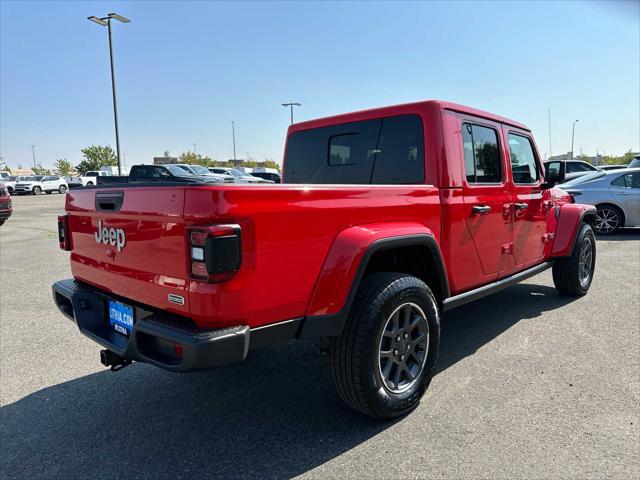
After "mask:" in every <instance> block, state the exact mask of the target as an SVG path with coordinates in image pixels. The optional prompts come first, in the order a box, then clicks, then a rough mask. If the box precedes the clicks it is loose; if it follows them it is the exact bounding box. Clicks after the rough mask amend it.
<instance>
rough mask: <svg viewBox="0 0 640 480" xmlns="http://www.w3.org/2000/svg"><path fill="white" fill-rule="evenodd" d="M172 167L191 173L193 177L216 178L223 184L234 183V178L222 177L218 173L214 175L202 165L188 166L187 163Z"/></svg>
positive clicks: (176, 164) (175, 164)
mask: <svg viewBox="0 0 640 480" xmlns="http://www.w3.org/2000/svg"><path fill="white" fill-rule="evenodd" d="M172 166H174V167H178V168H181V169H183V170H184V171H186V172H189V173H190V174H191V175H196V176H198V177H215V178H217V179H218V180H220V182H221V183H231V182H233V177H231V176H229V175H220V174H217V173H213V172H212V171H211V170H210V169H208V168H206V167H203V166H202V165H187V164H186V163H174V164H172Z"/></svg>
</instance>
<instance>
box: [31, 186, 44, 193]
mask: <svg viewBox="0 0 640 480" xmlns="http://www.w3.org/2000/svg"><path fill="white" fill-rule="evenodd" d="M31 193H32V194H33V195H40V194H41V193H42V189H41V188H40V187H33V190H31Z"/></svg>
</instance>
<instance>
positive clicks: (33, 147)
mask: <svg viewBox="0 0 640 480" xmlns="http://www.w3.org/2000/svg"><path fill="white" fill-rule="evenodd" d="M31 155H32V156H33V166H34V167H35V166H36V146H35V145H31Z"/></svg>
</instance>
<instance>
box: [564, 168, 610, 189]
mask: <svg viewBox="0 0 640 480" xmlns="http://www.w3.org/2000/svg"><path fill="white" fill-rule="evenodd" d="M605 175H606V173H605V172H601V171H598V172H593V173H588V174H586V175H583V176H581V177H577V178H574V179H573V180H569V181H568V182H565V183H563V184H562V185H560V186H561V187H564V186H568V187H570V186H572V185H579V184H581V183H587V182H590V181H592V180H597V179H599V178H602V177H604V176H605Z"/></svg>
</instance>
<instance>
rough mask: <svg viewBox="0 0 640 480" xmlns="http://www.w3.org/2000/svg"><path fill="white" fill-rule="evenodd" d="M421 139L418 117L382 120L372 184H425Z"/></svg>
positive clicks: (420, 123) (406, 116)
mask: <svg viewBox="0 0 640 480" xmlns="http://www.w3.org/2000/svg"><path fill="white" fill-rule="evenodd" d="M423 138H424V131H423V128H422V120H421V119H420V117H418V116H417V115H403V116H401V117H391V118H385V119H383V120H382V130H381V132H380V138H379V140H378V147H377V149H376V156H375V167H374V169H373V181H372V182H371V183H374V184H403V183H405V184H408V183H422V182H424V141H423Z"/></svg>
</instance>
